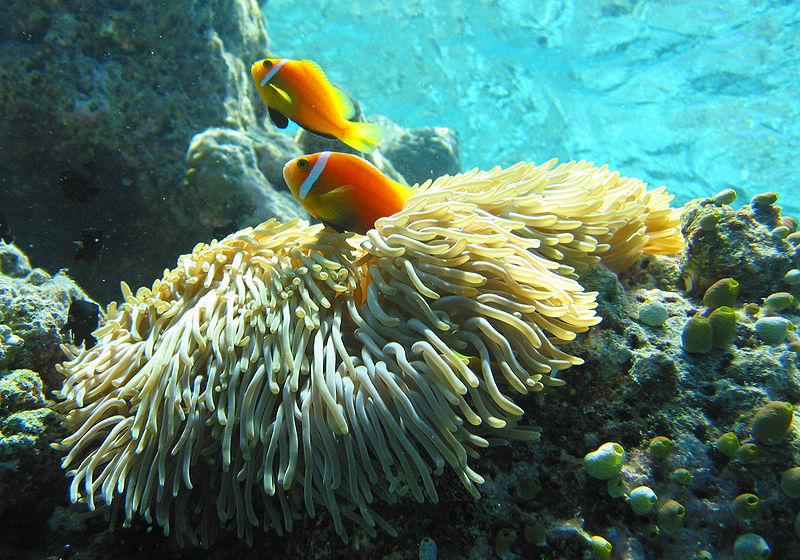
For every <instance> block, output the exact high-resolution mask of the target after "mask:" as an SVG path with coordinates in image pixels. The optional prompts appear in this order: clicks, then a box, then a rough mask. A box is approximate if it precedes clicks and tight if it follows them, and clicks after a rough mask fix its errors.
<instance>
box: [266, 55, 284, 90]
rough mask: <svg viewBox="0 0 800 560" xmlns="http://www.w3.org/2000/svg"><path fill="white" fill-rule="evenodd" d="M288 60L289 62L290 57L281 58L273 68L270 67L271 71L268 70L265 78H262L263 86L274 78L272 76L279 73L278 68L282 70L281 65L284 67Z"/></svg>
mask: <svg viewBox="0 0 800 560" xmlns="http://www.w3.org/2000/svg"><path fill="white" fill-rule="evenodd" d="M287 62H289V59H288V58H282V59H280V61H279V62H278V64H274V65H273V66H272V68H270V69H269V72H267V75H266V76H264V78H263V79H262V80H261V87H264V85H265V84H266V83H267V82H268V81H270V80H271V79H272V76H274V75H275V74H277V73H278V70H280V69H281V67H282V66H283V65H284V64H286V63H287Z"/></svg>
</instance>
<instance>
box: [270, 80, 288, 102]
mask: <svg viewBox="0 0 800 560" xmlns="http://www.w3.org/2000/svg"><path fill="white" fill-rule="evenodd" d="M267 86H269V88H270V89H271V90H272V91H273V92H274V93H275V95H277V96H278V97H280V98H281V99H283V100H284V101H285V102H286V103H288V104H289V105H291V104H292V96H291V95H289V94H288V93H286V92H285V91H284V90H282V89H281V88H279V87H277V86H275V85H273V84H267Z"/></svg>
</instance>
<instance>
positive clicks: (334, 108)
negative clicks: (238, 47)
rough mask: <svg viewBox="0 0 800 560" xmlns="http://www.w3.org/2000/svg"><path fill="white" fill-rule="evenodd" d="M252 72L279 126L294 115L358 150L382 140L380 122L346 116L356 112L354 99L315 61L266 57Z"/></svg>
mask: <svg viewBox="0 0 800 560" xmlns="http://www.w3.org/2000/svg"><path fill="white" fill-rule="evenodd" d="M250 73H251V74H252V75H253V80H254V81H255V83H256V88H257V89H258V93H260V94H261V97H262V98H263V99H264V101H265V102H266V104H267V106H268V107H269V116H270V118H271V119H272V122H273V123H275V126H277V127H278V128H286V126H287V125H288V124H289V119H291V120H293V121H294V122H296V123H297V124H298V125H300V126H302V127H303V128H305V129H306V130H308V131H309V132H313V133H315V134H319V135H320V136H327V137H331V138H338V139H339V140H341V141H342V142H344V143H345V144H347V145H348V146H350V147H352V148H355V149H356V150H358V151H359V152H371V151H372V150H374V149H375V147H376V146H377V145H378V142H380V141H381V138H382V137H383V127H382V126H381V125H379V124H374V123H362V122H351V121H349V120H347V119H349V118H351V117H352V116H353V115H354V114H355V112H356V111H355V108H354V107H353V104H352V102H351V101H350V99H349V98H348V97H347V95H346V94H345V93H344V92H343V91H342V90H340V89H338V88H336V87H334V86H333V85H331V83H330V82H329V81H328V78H326V77H325V74H324V73H323V72H322V68H320V67H319V66H318V65H317V64H316V63H314V62H311V61H310V60H290V59H288V58H265V59H263V60H259V61H258V62H255V63H253V65H252V66H251V67H250Z"/></svg>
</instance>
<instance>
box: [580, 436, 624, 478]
mask: <svg viewBox="0 0 800 560" xmlns="http://www.w3.org/2000/svg"><path fill="white" fill-rule="evenodd" d="M624 461H625V448H624V447H622V446H621V445H620V444H619V443H616V442H613V441H609V442H606V443H604V444H603V445H601V446H600V447H598V448H597V449H595V450H594V451H590V452H589V453H587V454H586V456H585V457H584V458H583V468H584V469H586V472H587V473H588V474H589V476H591V477H592V478H597V479H600V480H608V479H610V478H613V477H615V476H617V475H618V474H619V471H620V469H622V463H623V462H624Z"/></svg>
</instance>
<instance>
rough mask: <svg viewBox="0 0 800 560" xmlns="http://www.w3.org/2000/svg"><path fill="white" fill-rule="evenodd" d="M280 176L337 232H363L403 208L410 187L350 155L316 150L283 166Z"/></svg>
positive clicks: (301, 200)
mask: <svg viewBox="0 0 800 560" xmlns="http://www.w3.org/2000/svg"><path fill="white" fill-rule="evenodd" d="M283 178H284V180H285V181H286V184H287V185H289V189H290V190H291V191H292V194H293V195H294V196H295V198H296V199H297V200H299V201H300V204H302V205H303V207H304V208H305V209H306V210H307V211H308V213H309V214H311V215H312V216H314V217H315V218H317V219H318V220H320V221H321V222H323V223H325V224H326V225H328V226H331V227H333V228H335V229H338V230H340V231H343V230H346V231H354V232H356V233H361V234H364V233H366V232H367V230H369V229H371V228H372V227H373V226H374V225H375V220H377V219H378V218H381V217H383V216H390V215H392V214H394V213H395V212H398V211H400V210H401V209H402V208H403V205H404V204H405V202H406V200H408V197H410V196H411V195H412V194H414V189H413V188H411V187H407V186H405V185H402V184H400V183H397V182H395V181H392V180H391V179H389V178H388V177H387V176H386V175H384V174H383V173H381V172H380V171H378V170H377V169H376V168H375V167H374V166H373V165H372V164H371V163H369V162H368V161H366V160H364V159H362V158H360V157H358V156H354V155H352V154H342V153H339V152H320V153H318V154H311V155H307V156H301V157H298V158H295V159H293V160H291V161H290V162H288V163H287V164H286V165H284V166H283Z"/></svg>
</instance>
